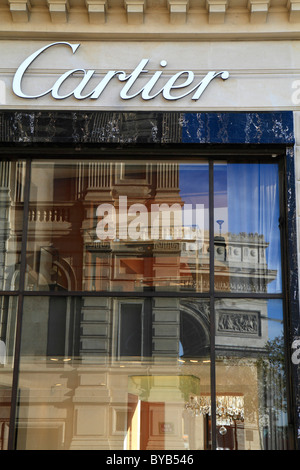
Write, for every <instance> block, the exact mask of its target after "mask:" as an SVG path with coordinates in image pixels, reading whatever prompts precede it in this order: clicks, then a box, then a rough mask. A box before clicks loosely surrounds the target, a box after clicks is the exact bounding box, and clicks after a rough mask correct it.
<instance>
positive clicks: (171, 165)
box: [0, 155, 292, 450]
mask: <svg viewBox="0 0 300 470" xmlns="http://www.w3.org/2000/svg"><path fill="white" fill-rule="evenodd" d="M280 164H281V163H280V159H278V161H277V159H276V160H274V159H272V158H270V159H268V158H267V157H265V158H264V159H262V160H261V161H260V160H259V159H255V158H254V157H251V159H250V158H249V159H247V161H246V160H245V159H244V158H242V157H237V158H225V157H224V158H219V157H218V158H211V157H207V158H202V157H201V158H200V157H197V158H194V157H193V158H189V157H188V156H182V158H179V157H176V158H175V157H174V158H172V159H166V158H155V156H153V158H147V159H146V158H143V157H142V156H136V157H132V158H129V157H127V158H124V159H122V155H118V156H116V158H111V157H108V158H106V159H105V158H103V159H95V158H94V159H92V158H88V157H86V158H85V159H82V160H68V159H63V158H62V159H58V158H57V159H33V160H32V161H30V162H28V167H27V169H28V173H27V175H28V178H27V179H26V181H27V185H28V186H27V191H25V190H24V188H23V186H22V188H23V189H22V191H23V192H22V191H21V192H20V191H19V192H20V194H25V195H28V199H27V196H26V197H25V198H24V197H23V199H22V198H19V199H20V200H13V199H11V201H13V202H10V205H9V207H10V209H9V210H10V212H9V213H10V214H18V217H15V218H14V220H18V224H19V225H17V226H18V227H21V225H20V224H21V219H22V214H23V205H24V213H25V220H26V221H27V222H28V223H27V227H26V230H25V232H24V233H23V234H22V230H21V231H20V233H19V232H17V233H15V234H14V231H13V227H15V226H16V225H13V224H11V227H12V228H11V229H10V231H9V235H7V238H6V247H7V248H5V250H3V253H4V254H5V259H6V254H7V253H8V252H10V253H11V252H12V253H14V254H15V255H14V256H15V258H14V257H13V255H10V258H9V259H10V260H11V261H10V263H8V261H6V262H5V263H6V264H5V263H3V265H5V266H6V268H5V269H6V270H3V273H4V272H5V273H6V274H5V276H6V279H9V275H8V272H9V269H8V267H10V271H11V272H14V273H15V274H14V276H11V277H10V279H13V278H14V279H16V278H18V276H19V274H18V273H19V271H18V266H19V265H21V266H22V270H23V271H22V270H21V276H20V279H21V281H20V282H21V285H20V286H19V285H18V284H15V285H17V286H18V287H14V288H17V289H19V291H17V292H16V294H18V293H19V294H20V302H21V303H20V311H21V313H22V315H21V318H22V323H21V325H20V326H21V327H20V328H18V329H17V332H18V334H19V335H20V336H19V337H18V341H16V344H17V346H19V348H17V349H16V352H15V354H16V365H17V366H18V381H16V380H14V382H13V386H14V387H15V392H17V393H15V394H14V396H15V397H16V396H17V397H18V400H17V401H16V400H15V404H14V406H17V409H16V413H15V416H16V419H15V420H14V429H12V430H11V436H12V435H13V438H12V439H11V440H10V442H11V443H13V444H11V445H13V446H16V448H17V449H65V450H68V449H116V450H117V449H123V450H136V449H152V450H159V449H165V450H171V449H178V450H201V449H203V450H206V449H214V448H218V449H232V450H234V449H236V450H237V449H239V450H244V449H245V450H256V449H257V450H264V449H286V448H288V447H290V446H291V445H292V444H291V442H290V441H289V440H288V434H287V429H288V421H289V419H288V418H289V417H288V412H289V407H288V403H289V393H288V389H287V383H288V378H287V374H286V367H285V350H284V345H285V341H284V338H285V322H286V315H287V312H285V311H284V308H285V305H286V302H285V301H284V300H285V298H284V295H285V294H284V292H285V290H284V288H283V283H284V282H285V279H284V273H283V272H282V269H281V266H282V246H284V245H283V242H284V240H283V239H282V234H281V229H280V226H281V220H282V215H283V214H282V210H283V209H282V208H283V203H282V201H283V199H282V196H283V195H282V193H281V188H282V184H281V181H280V176H279V175H280V174H281V173H280V171H279V166H280ZM21 168H22V169H23V170H25V166H24V165H23V166H22V165H20V164H19V172H20V171H21V170H20V169H21ZM21 180H22V178H21V179H20V181H21ZM11 181H13V179H11ZM22 181H23V180H22ZM15 193H16V192H14V194H15ZM9 194H10V198H11V194H12V191H10V193H9ZM16 207H17V208H18V211H17V212H16ZM11 220H12V217H11ZM3 227H5V224H4V225H3ZM3 232H4V231H3ZM13 234H14V235H13ZM21 234H22V235H23V237H24V238H23V245H22V240H21V238H20V237H21ZM17 235H18V236H17ZM18 237H19V238H18ZM10 240H14V241H15V244H14V245H10ZM17 242H18V243H17ZM10 246H14V250H12V249H9V247H10ZM22 247H23V250H22ZM3 259H4V258H3ZM7 259H8V258H7ZM7 285H8V284H7ZM9 285H10V286H12V285H14V284H13V283H12V282H11V281H10V284H9ZM3 289H4V288H3ZM10 289H11V288H10ZM17 298H18V296H17V295H16V297H15V299H16V300H17ZM6 300H7V299H6ZM5 305H6V308H7V311H10V312H11V311H15V310H13V309H12V306H10V307H9V306H8V304H5ZM8 316H9V315H8V314H6V316H5V318H8ZM3 318H4V317H3ZM1 321H2V320H1ZM5 322H6V323H5ZM2 323H3V324H8V323H10V322H8V323H7V321H6V320H5V321H4V320H3V321H2ZM5 328H6V327H4V329H3V331H6V330H5ZM0 332H1V331H0ZM10 335H11V333H10ZM6 337H7V334H6V333H5V334H2V338H0V339H2V340H3V341H4V342H5V341H7V339H5V338H6ZM10 344H12V342H10ZM0 357H1V356H0ZM0 377H1V375H0ZM11 380H12V379H11ZM0 386H1V383H0ZM10 386H11V387H12V382H11V385H10ZM16 387H17V389H16ZM0 390H1V389H0Z"/></svg>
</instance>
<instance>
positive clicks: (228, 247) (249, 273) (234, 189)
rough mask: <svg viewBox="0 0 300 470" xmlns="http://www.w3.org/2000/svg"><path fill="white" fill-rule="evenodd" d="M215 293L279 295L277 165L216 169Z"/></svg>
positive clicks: (220, 166) (226, 165)
mask: <svg viewBox="0 0 300 470" xmlns="http://www.w3.org/2000/svg"><path fill="white" fill-rule="evenodd" d="M214 179H215V195H214V197H215V209H214V216H215V217H214V218H215V227H214V229H215V240H214V241H215V288H216V290H218V291H229V292H261V293H264V292H271V293H279V292H281V290H282V286H281V256H280V230H279V216H280V214H279V180H278V165H277V164H258V163H245V164H244V163H219V164H216V165H215V171H214Z"/></svg>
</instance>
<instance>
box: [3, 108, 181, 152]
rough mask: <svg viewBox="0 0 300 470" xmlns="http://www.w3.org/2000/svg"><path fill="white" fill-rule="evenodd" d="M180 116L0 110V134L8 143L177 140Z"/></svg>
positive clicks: (150, 141) (162, 141)
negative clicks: (0, 111)
mask: <svg viewBox="0 0 300 470" xmlns="http://www.w3.org/2000/svg"><path fill="white" fill-rule="evenodd" d="M180 117H181V115H180V114H179V113H175V114H174V113H160V112H158V113H155V112H149V113H148V112H132V113H130V112H127V113H120V112H84V111H78V112H71V111H70V112H67V111H66V112H65V111H32V112H21V111H18V112H8V111H7V112H2V113H0V127H1V131H0V132H1V134H0V135H1V141H2V142H11V143H14V142H15V143H47V142H49V143H50V142H51V143H107V144H108V143H124V144H126V143H133V144H141V143H144V144H156V143H164V142H173V143H178V142H180V141H181V123H180Z"/></svg>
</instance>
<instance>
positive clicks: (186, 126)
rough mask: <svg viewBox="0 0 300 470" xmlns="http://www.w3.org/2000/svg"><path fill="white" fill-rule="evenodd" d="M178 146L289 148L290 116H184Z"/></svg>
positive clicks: (224, 113)
mask: <svg viewBox="0 0 300 470" xmlns="http://www.w3.org/2000/svg"><path fill="white" fill-rule="evenodd" d="M182 142H185V143H212V144H229V143H230V144H247V143H253V144H254V143H255V144H279V143H285V144H292V143H293V142H294V132H293V113H292V112H289V111H287V112H269V113H252V112H250V113H243V112H237V113H230V112H229V113H227V112H223V113H186V114H184V120H183V129H182Z"/></svg>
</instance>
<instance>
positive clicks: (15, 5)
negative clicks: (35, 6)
mask: <svg viewBox="0 0 300 470" xmlns="http://www.w3.org/2000/svg"><path fill="white" fill-rule="evenodd" d="M8 4H9V9H10V12H11V16H12V20H13V22H15V23H27V22H28V21H29V15H30V10H31V4H30V1H29V0H8Z"/></svg>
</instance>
